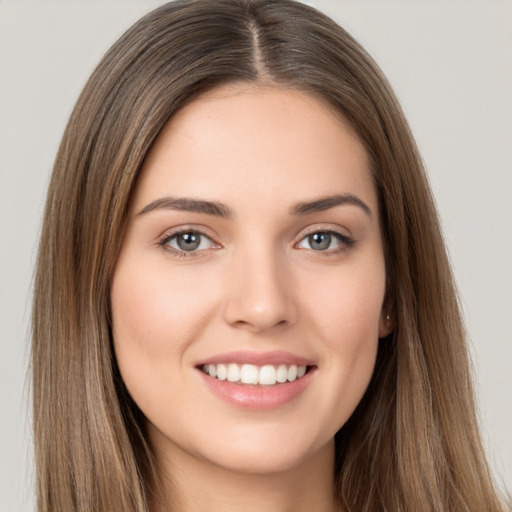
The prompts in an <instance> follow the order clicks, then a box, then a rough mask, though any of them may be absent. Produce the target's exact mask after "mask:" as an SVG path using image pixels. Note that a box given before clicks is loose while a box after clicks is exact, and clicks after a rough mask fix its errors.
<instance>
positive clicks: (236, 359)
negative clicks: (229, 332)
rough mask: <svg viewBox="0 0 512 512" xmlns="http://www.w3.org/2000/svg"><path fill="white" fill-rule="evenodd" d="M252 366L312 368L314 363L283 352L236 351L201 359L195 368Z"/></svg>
mask: <svg viewBox="0 0 512 512" xmlns="http://www.w3.org/2000/svg"><path fill="white" fill-rule="evenodd" d="M229 363H235V364H253V365H256V366H264V365H266V364H272V365H279V364H285V365H288V366H289V365H292V364H295V365H297V366H314V364H315V363H314V361H312V360H311V359H308V358H305V357H302V356H298V355H296V354H292V353H291V352H286V351H283V350H272V351H269V352H253V351H247V350H237V351H233V352H225V353H223V354H217V355H214V356H212V357H209V358H207V359H202V360H201V361H199V362H198V363H197V366H203V365H205V364H229Z"/></svg>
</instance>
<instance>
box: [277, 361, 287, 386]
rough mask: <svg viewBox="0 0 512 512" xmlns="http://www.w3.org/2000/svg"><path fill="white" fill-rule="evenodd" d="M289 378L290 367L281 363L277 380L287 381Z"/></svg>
mask: <svg viewBox="0 0 512 512" xmlns="http://www.w3.org/2000/svg"><path fill="white" fill-rule="evenodd" d="M287 379H288V368H286V365H285V364H280V365H279V366H278V367H277V371H276V380H277V382H281V383H282V382H286V380H287Z"/></svg>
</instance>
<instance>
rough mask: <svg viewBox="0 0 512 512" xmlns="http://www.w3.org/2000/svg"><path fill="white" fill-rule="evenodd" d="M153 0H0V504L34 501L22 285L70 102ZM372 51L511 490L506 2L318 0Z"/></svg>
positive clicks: (490, 445)
mask: <svg viewBox="0 0 512 512" xmlns="http://www.w3.org/2000/svg"><path fill="white" fill-rule="evenodd" d="M160 3H162V2H160V1H157V0H153V1H152V0H145V1H143V0H139V1H133V0H132V1H127V0H124V1H123V2H102V3H100V2H99V1H96V2H93V1H89V2H86V1H83V0H82V1H76V0H67V1H65V0H61V1H60V2H49V1H33V2H27V1H23V0H22V1H20V0H0V58H1V61H0V66H1V67H0V87H1V88H0V102H1V103H0V169H1V176H0V179H1V182H0V235H1V245H0V247H1V254H0V258H1V266H0V269H1V274H0V294H1V297H0V315H1V316H0V319H1V323H0V329H1V331H0V332H1V334H0V336H1V338H0V379H1V380H0V399H1V410H0V411H1V412H0V414H1V416H0V443H1V444H0V511H2V512H15V511H29V510H32V507H33V505H32V502H33V489H32V482H33V474H32V469H31V468H32V462H31V447H30V419H29V414H28V413H27V410H29V405H28V384H27V378H26V374H27V366H28V358H27V355H28V343H27V330H28V317H29V314H30V306H29V301H30V286H31V278H32V268H33V264H34V256H35V252H36V245H37V236H38V230H39V227H40V219H41V213H42V208H43V201H44V195H45V189H46V185H47V181H48V177H49V173H50V169H51V166H52V161H53V158H54V156H55V152H56V150H57V146H58V143H59V139H60V137H61V134H62V131H63V129H64V125H65V123H66V120H67V117H68V116H69V114H70V111H71V109H72V106H73V104H74V101H75V100H76V97H77V95H78V93H79V92H80V90H81V88H82V86H83V84H84V82H85V80H86V79H87V77H88V75H89V74H90V72H91V71H92V68H93V66H94V65H95V64H96V63H97V61H98V60H99V58H100V57H101V55H102V54H103V53H104V52H105V51H106V50H107V49H108V47H109V46H110V45H111V44H112V43H113V42H114V41H115V40H116V39H117V37H118V36H119V35H121V33H122V32H123V31H124V30H125V29H126V28H128V26H130V25H131V23H133V22H134V21H135V20H136V19H138V18H139V17H140V16H141V15H142V14H144V13H145V12H147V11H148V10H150V9H151V8H153V7H155V6H157V5H159V4H160ZM308 3H310V4H312V5H314V6H316V7H318V8H320V9H321V10H324V11H325V12H327V13H328V14H330V15H331V16H333V17H334V18H335V19H336V20H337V21H339V22H340V23H341V24H342V25H343V26H345V27H346V28H347V29H348V30H349V31H350V32H351V33H352V34H354V35H355V36H356V38H357V39H359V40H360V42H362V43H363V45H364V46H365V47H366V48H367V49H368V50H369V51H370V53H371V54H372V55H373V56H374V57H375V59H376V60H377V62H378V63H379V64H380V65H381V67H382V68H383V70H384V71H385V73H386V74H387V75H388V77H389V79H390V81H391V83H392V85H393V86H394V88H395V90H396V92H397V94H398V96H399V98H400V100H401V101H402V104H403V107H404V109H405V112H406V114H407V116H408V118H409V121H410V123H411V126H412V129H413V131H414V133H415V135H416V137H417V140H418V143H419V146H420V148H421V150H422V154H423V157H424V159H425V162H426V165H427V168H428V170H429V174H430V178H431V182H432V186H433V188H434V192H435V195H436V197H437V201H438V205H439V209H440V212H441V217H442V220H443V225H444V231H445V234H446V238H447V242H448V247H449V251H450V254H451V257H452V261H453V265H454V270H455V275H456V278H457V281H458V285H459V288H460V292H461V295H462V303H463V307H464V310H465V315H466V320H467V325H468V330H469V333H470V335H471V339H472V352H473V358H474V362H475V368H476V379H477V390H478V398H479V404H480V409H481V418H482V426H483V431H484V440H485V443H486V446H487V449H488V453H489V456H490V459H491V462H492V465H493V468H494V470H495V472H496V475H497V478H498V481H499V482H500V484H501V485H502V487H503V488H504V489H505V488H508V491H509V492H511V491H512V435H511V434H512V399H511V394H512V372H511V366H512V364H511V363H512V335H511V322H510V319H511V317H512V200H511V196H512V150H511V147H512V2H511V1H510V0H480V1H476V0H475V1H473V0H459V1H453V0H451V1H450V0H445V1H442V0H430V1H419V0H412V1H407V0H401V1H398V0H396V1H391V0H384V1H383V0H374V1H372V0H358V1H354V0H351V1H348V0H347V1H345V0H318V1H310V2H308Z"/></svg>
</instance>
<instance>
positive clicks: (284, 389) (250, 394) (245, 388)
mask: <svg viewBox="0 0 512 512" xmlns="http://www.w3.org/2000/svg"><path fill="white" fill-rule="evenodd" d="M197 371H198V372H199V373H200V375H201V377H202V379H203V381H204V382H205V384H206V385H207V386H208V388H209V389H210V390H211V391H213V393H214V394H216V395H217V396H219V397H220V398H222V399H223V400H225V401H227V402H229V403H230V404H232V405H235V406H237V407H240V408H242V409H248V410H252V411H265V410H269V409H276V408H278V407H282V406H284V405H286V404H288V403H290V402H292V401H293V400H294V399H295V398H297V397H298V396H299V395H300V394H301V393H302V392H303V391H304V390H305V389H306V387H307V386H308V384H309V383H310V381H311V378H312V376H313V374H314V369H313V368H312V369H311V370H310V371H308V373H306V375H304V376H303V377H301V378H300V379H297V380H294V381H292V382H284V383H282V384H276V385H274V386H268V387H265V386H251V385H244V384H236V383H234V382H229V381H227V380H219V379H216V378H214V377H210V376H209V375H207V374H206V373H204V372H203V371H201V370H199V369H198V370H197Z"/></svg>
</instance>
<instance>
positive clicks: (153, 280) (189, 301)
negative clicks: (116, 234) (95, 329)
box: [111, 255, 212, 411]
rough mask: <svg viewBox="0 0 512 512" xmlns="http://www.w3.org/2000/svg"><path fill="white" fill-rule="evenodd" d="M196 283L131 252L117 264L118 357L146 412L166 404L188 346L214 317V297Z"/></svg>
mask: <svg viewBox="0 0 512 512" xmlns="http://www.w3.org/2000/svg"><path fill="white" fill-rule="evenodd" d="M141 268H145V269H147V270H145V271H144V272H141V271H140V269H141ZM198 284H199V283H198V282H197V281H194V280H193V282H191V280H190V275H188V276H186V275H185V276H183V275H180V274H179V273H177V274H173V275H169V271H168V269H167V271H165V269H164V268H162V267H161V266H159V265H158V264H154V265H148V264H147V262H144V261H139V259H138V258H136V257H133V255H132V257H131V258H126V259H124V260H123V259H122V258H121V259H120V261H119V262H118V265H117V268H116V272H115V274H114V279H113V283H112V289H111V308H112V319H113V339H114V349H115V355H116V360H117V363H118V366H119V370H120V372H121V375H122V377H123V381H124V383H125V385H126V387H127V389H128V391H129V392H130V394H131V395H132V397H133V398H134V400H135V401H136V402H137V404H138V405H139V407H140V408H141V409H142V410H144V411H146V410H152V409H151V408H152V406H153V405H155V404H158V403H163V402H162V400H164V398H165V397H164V395H165V390H166V389H168V388H169V386H170V385H171V386H176V387H177V386H179V385H180V382H179V377H178V376H179V374H180V370H181V369H182V368H183V367H184V366H185V365H186V363H187V360H186V357H187V348H188V347H189V346H190V345H191V344H192V342H193V340H194V339H196V338H197V336H198V333H199V332H200V331H201V329H202V325H203V324H204V323H205V322H208V320H209V318H210V316H211V313H212V307H211V303H212V301H211V298H210V297H209V296H208V293H198V292H197V285H198Z"/></svg>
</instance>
